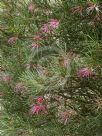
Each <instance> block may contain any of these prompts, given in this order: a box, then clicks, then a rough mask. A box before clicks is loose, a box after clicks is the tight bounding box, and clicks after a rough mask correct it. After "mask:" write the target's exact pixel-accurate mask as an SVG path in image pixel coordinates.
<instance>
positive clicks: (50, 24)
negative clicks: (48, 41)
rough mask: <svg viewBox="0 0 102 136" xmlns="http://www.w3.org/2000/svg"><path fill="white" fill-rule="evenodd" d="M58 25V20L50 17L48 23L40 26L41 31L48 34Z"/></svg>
mask: <svg viewBox="0 0 102 136" xmlns="http://www.w3.org/2000/svg"><path fill="white" fill-rule="evenodd" d="M58 26H59V21H58V20H57V19H51V20H50V21H49V22H48V23H46V24H44V25H43V26H42V27H41V31H42V32H43V33H48V34H50V33H51V32H52V31H53V30H54V29H56V28H58Z"/></svg>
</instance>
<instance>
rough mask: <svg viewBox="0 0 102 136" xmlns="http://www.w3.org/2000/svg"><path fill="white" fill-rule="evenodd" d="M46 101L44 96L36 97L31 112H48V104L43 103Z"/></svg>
mask: <svg viewBox="0 0 102 136" xmlns="http://www.w3.org/2000/svg"><path fill="white" fill-rule="evenodd" d="M43 103H44V98H43V96H39V97H38V98H37V99H36V105H34V106H33V107H32V108H31V109H30V112H31V114H32V115H33V114H39V113H47V109H46V106H45V105H44V104H43Z"/></svg>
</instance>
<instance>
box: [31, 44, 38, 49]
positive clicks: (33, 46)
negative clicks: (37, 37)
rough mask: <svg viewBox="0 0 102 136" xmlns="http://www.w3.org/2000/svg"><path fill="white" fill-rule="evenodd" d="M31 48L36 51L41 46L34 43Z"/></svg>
mask: <svg viewBox="0 0 102 136" xmlns="http://www.w3.org/2000/svg"><path fill="white" fill-rule="evenodd" d="M31 47H32V49H36V48H38V47H39V45H38V44H37V43H32V45H31Z"/></svg>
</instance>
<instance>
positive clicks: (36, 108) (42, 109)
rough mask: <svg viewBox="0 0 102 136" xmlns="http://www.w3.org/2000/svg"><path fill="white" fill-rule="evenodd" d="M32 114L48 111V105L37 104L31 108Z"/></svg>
mask: <svg viewBox="0 0 102 136" xmlns="http://www.w3.org/2000/svg"><path fill="white" fill-rule="evenodd" d="M30 111H31V113H32V114H39V113H41V112H43V113H47V110H46V106H45V105H35V106H33V107H32V108H31V110H30Z"/></svg>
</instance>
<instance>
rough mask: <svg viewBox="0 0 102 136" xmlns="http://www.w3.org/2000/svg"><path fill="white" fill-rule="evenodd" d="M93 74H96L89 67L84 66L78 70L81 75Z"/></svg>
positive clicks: (88, 75)
mask: <svg viewBox="0 0 102 136" xmlns="http://www.w3.org/2000/svg"><path fill="white" fill-rule="evenodd" d="M92 75H94V73H93V70H92V69H91V68H88V67H86V68H82V69H80V70H79V71H78V76H79V77H90V76H92Z"/></svg>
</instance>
